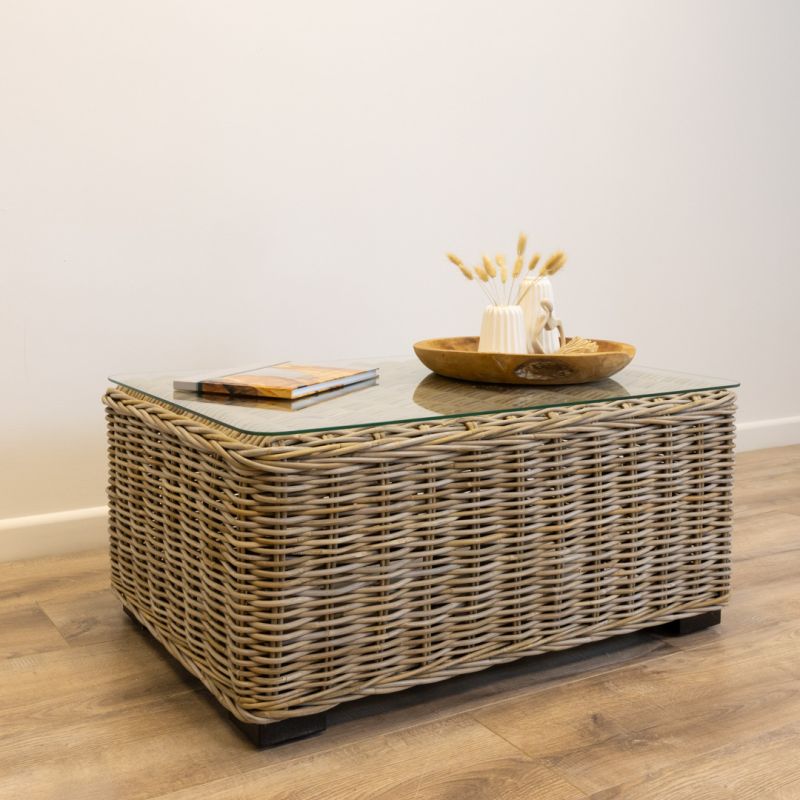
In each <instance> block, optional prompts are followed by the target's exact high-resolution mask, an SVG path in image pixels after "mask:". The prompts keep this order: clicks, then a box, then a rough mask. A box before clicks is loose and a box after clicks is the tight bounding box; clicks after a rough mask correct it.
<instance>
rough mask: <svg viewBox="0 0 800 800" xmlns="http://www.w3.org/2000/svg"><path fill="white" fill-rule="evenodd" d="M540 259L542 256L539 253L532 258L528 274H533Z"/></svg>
mask: <svg viewBox="0 0 800 800" xmlns="http://www.w3.org/2000/svg"><path fill="white" fill-rule="evenodd" d="M540 258H541V256H540V255H539V254H538V253H534V254H533V256H531V260H530V263H529V264H528V272H533V270H535V269H536V265H537V264H538V263H539V259H540Z"/></svg>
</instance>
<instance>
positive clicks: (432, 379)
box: [109, 356, 739, 436]
mask: <svg viewBox="0 0 800 800" xmlns="http://www.w3.org/2000/svg"><path fill="white" fill-rule="evenodd" d="M325 366H343V367H353V368H360V369H372V368H375V367H377V368H378V370H379V374H378V378H377V381H373V382H371V383H369V382H368V383H366V384H355V385H353V386H349V387H345V388H344V389H338V390H333V391H329V392H323V393H321V394H318V395H311V396H310V397H304V398H301V399H299V400H291V401H290V400H273V399H270V398H264V399H261V398H258V399H256V398H252V399H251V398H241V397H237V398H230V397H228V396H223V395H218V396H215V395H211V394H204V395H198V394H195V393H193V392H180V391H175V390H174V389H173V388H172V382H173V380H174V379H175V378H180V377H183V376H184V375H189V374H191V375H193V376H194V375H197V373H198V370H192V372H191V373H188V372H187V373H169V374H163V373H161V374H153V373H151V374H146V373H145V374H138V375H114V376H111V377H110V378H109V380H111V381H112V383H115V384H117V385H118V386H121V387H124V388H129V389H133V390H135V391H137V392H140V393H141V394H144V395H147V396H149V397H152V398H154V399H156V400H159V401H161V402H163V403H166V404H167V405H169V406H172V407H173V408H175V409H176V410H179V411H187V412H189V413H191V414H194V415H195V416H199V417H204V418H206V419H208V420H211V421H212V422H216V423H218V424H220V425H224V426H225V427H227V428H232V429H233V430H236V431H239V432H241V433H246V434H256V435H265V436H270V435H274V436H282V435H287V434H298V433H312V432H317V431H325V430H339V429H341V428H363V427H370V426H373V425H387V424H391V423H406V422H424V421H427V420H436V419H444V418H449V417H468V416H475V415H480V414H497V413H500V412H506V411H529V410H532V409H540V408H553V407H556V406H569V405H577V404H583V403H604V402H609V401H612V400H624V399H626V398H636V397H653V396H655V395H660V394H684V393H691V392H697V391H703V390H708V389H725V388H733V387H736V386H738V385H739V384H738V382H737V381H731V380H724V379H722V378H712V377H708V376H703V375H690V374H688V373H683V372H671V371H668V370H662V369H653V368H650V367H644V366H636V365H630V366H628V367H627V368H626V369H624V370H622V371H621V372H618V373H617V374H616V375H614V376H613V377H612V378H607V379H605V380H602V381H597V382H595V383H586V384H581V385H578V386H502V385H498V384H482V383H471V382H467V381H458V380H453V379H451V378H443V377H440V376H439V375H435V374H434V373H432V372H430V370H428V368H427V367H425V366H424V365H423V364H422V363H420V362H419V361H418V360H417V359H416V358H414V357H406V356H399V357H395V358H375V359H369V360H361V359H355V360H353V359H351V360H348V361H339V362H336V361H327V360H326V362H325ZM226 369H227V371H233V370H230V369H229V368H225V367H223V368H222V370H208V373H209V374H212V375H213V374H215V373H217V374H219V373H220V372H225V371H226Z"/></svg>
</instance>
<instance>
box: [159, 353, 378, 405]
mask: <svg viewBox="0 0 800 800" xmlns="http://www.w3.org/2000/svg"><path fill="white" fill-rule="evenodd" d="M377 375H378V370H377V369H367V370H364V369H343V368H341V367H315V366H308V365H305V364H292V363H290V362H288V361H287V362H285V363H282V364H272V365H270V366H266V367H256V368H255V369H247V370H243V371H241V372H232V373H229V374H222V375H204V376H201V377H195V378H180V379H176V380H175V381H174V382H173V388H175V389H176V390H177V391H182V392H198V393H200V394H205V393H210V394H225V395H229V396H240V397H279V398H283V399H285V400H296V399H297V398H299V397H306V396H308V395H312V394H318V393H319V392H325V391H328V390H329V389H338V388H339V387H341V386H349V385H350V384H353V383H359V382H360V381H368V380H371V379H374V378H375V377H377Z"/></svg>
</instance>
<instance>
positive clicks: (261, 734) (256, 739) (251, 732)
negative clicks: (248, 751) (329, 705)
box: [228, 712, 327, 747]
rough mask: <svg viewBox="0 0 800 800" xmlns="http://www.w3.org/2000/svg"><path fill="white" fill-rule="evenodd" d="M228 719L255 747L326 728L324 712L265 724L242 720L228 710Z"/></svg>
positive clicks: (271, 745) (318, 731)
mask: <svg viewBox="0 0 800 800" xmlns="http://www.w3.org/2000/svg"><path fill="white" fill-rule="evenodd" d="M228 719H230V721H231V722H232V723H233V724H234V725H235V726H236V727H237V728H239V730H241V731H243V732H244V734H245V736H247V738H248V739H249V740H250V741H251V742H252V743H253V744H254V745H255V746H256V747H274V746H275V745H277V744H283V743H284V742H289V741H291V740H292V739H301V738H304V737H306V736H311V735H312V734H314V733H321V732H322V731H324V730H325V729H326V728H327V715H326V714H324V713H323V714H309V715H307V716H305V717H289V718H288V719H282V720H279V721H278V722H271V723H269V724H267V725H258V724H255V723H251V722H242V720H240V719H237V718H236V717H234V716H233V714H231V713H230V712H228Z"/></svg>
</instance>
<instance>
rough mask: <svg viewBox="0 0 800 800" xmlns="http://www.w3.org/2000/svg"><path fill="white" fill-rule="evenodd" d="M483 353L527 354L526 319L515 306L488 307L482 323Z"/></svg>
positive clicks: (481, 344)
mask: <svg viewBox="0 0 800 800" xmlns="http://www.w3.org/2000/svg"><path fill="white" fill-rule="evenodd" d="M478 350H479V351H480V352H481V353H527V352H528V346H527V337H526V334H525V317H524V315H523V313H522V309H521V308H520V307H519V306H517V305H515V306H494V305H492V306H486V308H485V309H484V312H483V321H482V322H481V338H480V342H479V343H478Z"/></svg>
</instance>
